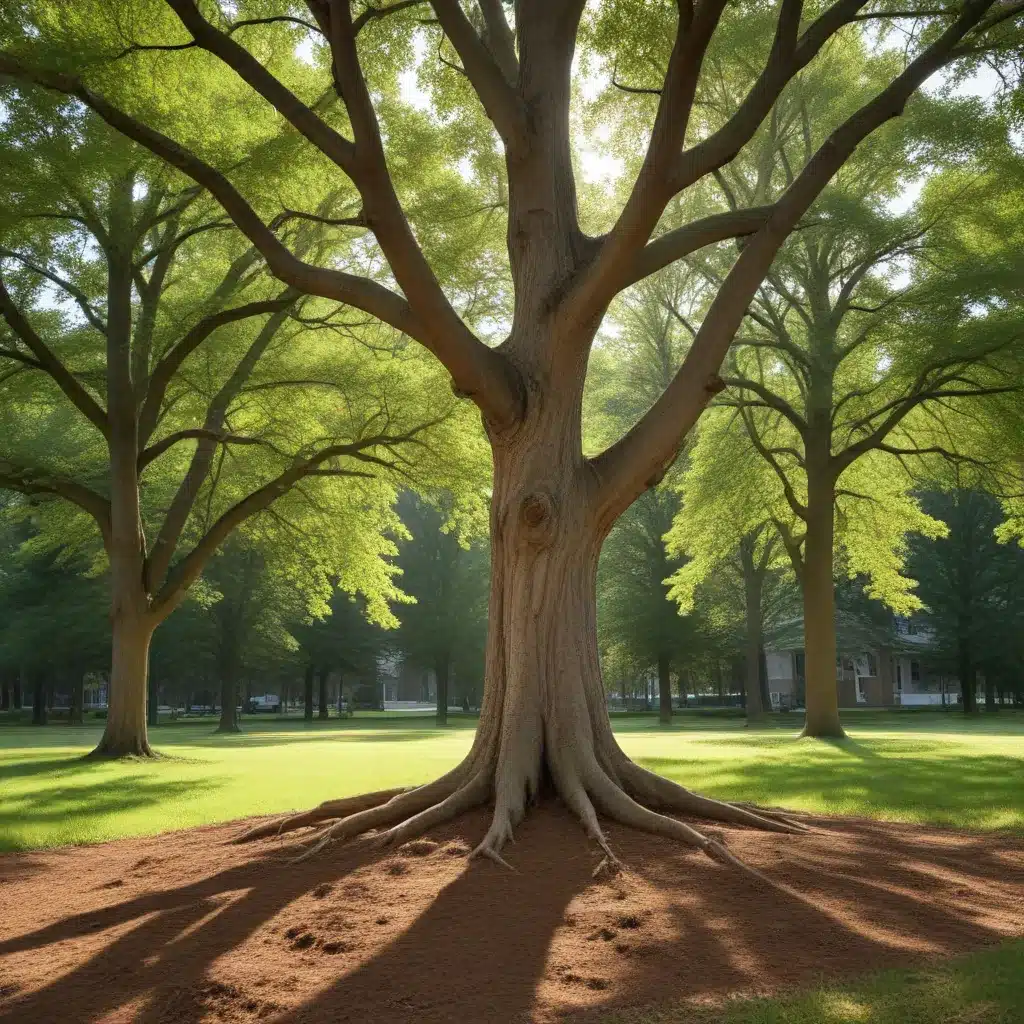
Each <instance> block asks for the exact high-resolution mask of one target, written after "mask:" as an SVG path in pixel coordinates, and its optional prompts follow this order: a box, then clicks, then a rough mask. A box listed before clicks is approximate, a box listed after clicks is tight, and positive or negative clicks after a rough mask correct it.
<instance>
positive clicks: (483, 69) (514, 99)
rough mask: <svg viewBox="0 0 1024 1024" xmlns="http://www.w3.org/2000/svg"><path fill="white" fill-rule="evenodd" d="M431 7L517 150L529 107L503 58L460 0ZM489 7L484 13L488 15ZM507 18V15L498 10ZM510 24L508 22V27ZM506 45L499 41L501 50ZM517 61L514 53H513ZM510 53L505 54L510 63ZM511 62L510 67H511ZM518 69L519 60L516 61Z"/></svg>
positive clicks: (484, 101) (503, 133)
mask: <svg viewBox="0 0 1024 1024" xmlns="http://www.w3.org/2000/svg"><path fill="white" fill-rule="evenodd" d="M431 6H432V7H433V8H434V13H435V14H436V15H437V20H438V21H439V22H440V23H441V28H442V29H444V34H445V35H446V36H447V37H448V39H449V41H450V42H451V44H452V46H454V47H455V52H456V53H457V54H458V55H459V57H460V58H461V60H462V67H463V70H464V71H465V73H466V76H467V77H468V78H469V80H470V82H471V83H472V85H473V89H474V90H475V91H476V94H477V96H479V97H480V102H481V103H482V104H483V107H484V110H485V111H486V113H487V116H488V117H489V118H490V119H491V121H492V122H493V123H494V127H495V128H496V129H497V130H498V134H499V135H501V137H502V139H503V141H504V142H505V147H506V149H508V150H509V151H518V150H520V149H521V148H522V146H523V145H524V144H525V142H526V135H527V128H526V110H525V108H524V107H523V103H522V100H521V99H520V97H519V95H518V93H517V92H516V91H515V89H514V88H513V87H512V85H511V84H510V79H509V78H508V77H507V76H506V74H505V73H504V71H503V70H502V65H501V63H500V61H501V59H502V58H500V57H499V56H498V55H497V54H492V52H491V51H490V50H488V48H487V46H486V45H485V44H484V41H483V40H482V39H481V38H480V37H479V36H478V35H477V32H476V29H475V28H473V25H472V23H471V22H470V20H469V18H467V17H466V15H465V13H464V12H463V10H462V6H461V5H460V4H459V2H458V0H432V2H431ZM486 13H487V12H486V10H485V11H484V14H485V16H486ZM498 15H499V17H500V18H501V19H502V21H504V17H505V16H504V15H503V14H501V12H500V11H499V12H498ZM507 28H508V25H507V23H506V29H507ZM503 46H505V44H504V43H503V42H501V41H499V44H498V47H499V51H500V50H501V48H502V47H503ZM511 56H512V60H513V61H515V53H514V52H513V53H512V55H511ZM507 57H508V54H507V53H506V54H505V58H504V59H505V60H506V62H507ZM511 66H512V65H511V63H509V67H508V69H509V70H511ZM516 69H517V72H518V62H517V61H516Z"/></svg>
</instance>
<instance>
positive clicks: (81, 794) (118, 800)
mask: <svg viewBox="0 0 1024 1024" xmlns="http://www.w3.org/2000/svg"><path fill="white" fill-rule="evenodd" d="M74 763H75V762H71V764H72V765H74ZM19 767H22V766H19ZM24 767H26V768H30V767H34V765H25V766H24ZM83 769H84V770H85V771H87V770H88V766H84V765H83ZM9 774H10V772H9V770H5V771H4V772H3V773H0V779H2V776H3V775H9ZM67 774H69V775H72V776H75V781H74V782H73V783H72V784H71V785H68V786H60V785H53V786H49V787H47V788H46V789H45V790H36V791H30V792H25V793H19V794H17V795H16V796H14V797H13V798H5V799H4V801H3V802H2V803H0V850H26V849H31V848H34V847H37V846H38V842H37V841H33V840H34V838H35V832H36V826H38V827H39V829H38V830H39V831H40V832H41V833H44V834H47V835H51V836H52V835H54V833H55V826H58V825H59V824H60V823H61V822H65V823H67V825H68V827H69V828H71V829H73V830H74V831H75V832H76V833H81V834H82V835H83V836H87V835H88V833H89V828H90V824H91V823H92V822H93V821H96V820H99V819H101V818H106V817H109V816H110V815H116V814H125V813H128V812H131V811H137V810H140V809H143V808H146V807H153V806H156V805H158V804H160V803H162V802H164V801H167V800H175V799H180V798H182V797H187V796H192V795H195V794H197V793H198V792H199V791H201V790H207V789H210V788H214V787H216V785H217V781H216V780H215V779H211V778H204V779H195V780H185V779H166V780H161V779H157V778H151V777H149V776H145V775H139V776H134V777H133V776H121V777H115V778H104V779H102V780H100V781H97V782H94V783H83V782H82V781H80V779H79V776H80V775H81V774H83V772H81V771H79V772H75V771H71V772H68V773H67ZM0 786H2V781H0Z"/></svg>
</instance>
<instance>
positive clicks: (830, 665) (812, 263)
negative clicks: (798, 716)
mask: <svg viewBox="0 0 1024 1024" xmlns="http://www.w3.org/2000/svg"><path fill="white" fill-rule="evenodd" d="M814 102H817V99H815V100H814ZM811 103H812V100H810V99H806V100H803V101H802V104H803V105H808V104H811ZM802 116H803V119H804V120H805V121H806V120H807V119H808V118H812V119H813V112H811V111H807V110H805V111H804V113H803V115H802ZM798 138H799V137H798ZM918 138H919V137H918V136H916V135H913V134H911V135H910V136H909V137H908V138H906V139H904V140H901V145H900V146H893V145H889V146H883V148H882V149H881V151H877V152H876V151H873V152H872V153H871V154H869V155H868V156H866V157H865V158H863V159H858V160H857V161H855V162H853V163H851V164H850V165H849V166H848V167H847V168H846V169H845V170H844V172H843V173H842V174H841V175H840V176H839V177H838V178H837V180H836V182H835V183H834V184H833V186H832V188H831V189H830V191H829V193H828V195H827V197H826V200H827V201H826V202H824V203H823V204H822V207H821V209H822V217H823V223H821V224H819V225H815V226H810V227H807V228H806V229H805V230H803V231H801V232H800V233H799V234H798V235H797V236H794V237H793V238H792V239H791V240H790V242H789V243H788V244H787V246H786V247H785V249H784V250H783V252H782V254H781V256H780V258H779V259H778V260H777V261H776V265H775V267H774V268H773V269H772V271H771V272H770V273H769V275H768V277H767V279H766V282H765V284H764V285H763V286H762V287H761V289H760V290H759V292H758V294H757V296H756V297H755V300H754V302H753V303H752V305H751V307H750V309H749V310H748V317H749V319H750V321H751V327H750V329H749V331H747V332H745V333H744V334H742V335H741V336H740V337H739V338H738V345H737V346H736V347H735V348H734V349H733V351H732V352H731V353H730V356H729V360H728V364H727V368H726V370H725V371H724V375H723V379H724V380H725V382H726V384H727V385H728V386H729V388H730V391H729V393H728V394H727V395H725V396H723V397H722V398H720V399H718V404H720V405H723V406H726V407H728V408H729V409H730V410H736V411H737V412H738V414H739V415H738V418H730V419H729V422H730V423H731V424H734V425H735V424H738V423H742V425H743V427H744V428H745V430H746V433H747V435H748V437H749V438H750V442H751V444H752V445H753V447H754V449H755V450H756V451H757V452H758V454H759V455H760V456H761V458H762V459H764V460H765V462H766V463H767V464H768V465H769V466H770V467H771V469H772V470H773V471H774V473H775V474H776V475H777V477H778V480H779V482H780V484H781V493H782V496H783V497H784V499H785V504H784V505H783V506H782V509H781V510H779V511H778V512H777V513H776V514H775V516H774V518H775V519H776V520H777V522H778V525H779V529H781V531H782V537H783V540H784V542H785V546H786V549H787V551H788V553H789V555H790V557H791V559H792V561H793V564H794V569H795V572H796V574H797V577H798V579H799V580H800V583H801V586H802V590H803V594H804V650H805V657H806V674H807V722H806V727H805V731H806V732H807V733H808V734H810V735H840V734H841V732H842V728H841V725H840V723H839V711H838V694H837V688H836V685H835V666H836V649H835V635H836V634H835V610H834V583H833V576H834V571H835V570H834V566H835V562H836V558H837V545H838V546H839V547H840V548H841V549H842V552H843V555H842V562H843V565H844V567H845V570H846V571H848V572H849V573H850V574H851V575H861V576H863V577H865V579H866V580H867V581H868V588H869V593H870V594H871V595H872V596H875V597H880V598H882V599H883V600H885V601H887V602H888V603H889V604H890V606H891V607H893V608H895V609H896V610H898V611H902V612H907V611H910V610H912V609H913V608H915V607H919V602H918V601H917V599H916V598H914V597H913V595H912V592H911V591H912V587H913V583H912V581H910V580H909V579H908V577H906V576H905V575H903V574H902V571H901V570H902V563H903V558H904V555H905V550H906V548H905V542H904V539H903V537H904V534H905V533H906V532H907V531H908V530H918V531H921V532H924V533H925V534H928V535H931V536H935V535H937V531H939V530H941V527H940V526H938V525H937V524H935V523H934V522H933V521H930V520H929V518H928V517H927V516H925V515H923V514H922V513H921V511H920V509H919V507H918V506H917V504H916V501H915V499H914V498H913V496H912V495H911V494H910V490H911V489H912V487H913V483H914V475H913V472H912V471H911V470H910V469H909V468H908V466H907V465H906V462H905V461H904V460H906V459H907V458H911V459H920V458H922V457H926V456H929V455H937V456H942V457H948V458H951V459H958V458H965V457H967V456H965V455H963V453H958V452H957V451H956V450H951V447H950V443H949V441H948V435H949V429H950V428H949V426H948V423H949V420H950V418H951V417H955V416H956V415H957V410H958V409H960V408H962V407H963V403H964V401H965V400H967V399H981V398H985V397H991V396H995V395H999V394H1002V393H1004V392H1006V391H1009V390H1013V389H1015V387H1016V385H1015V383H1014V373H1015V367H1016V366H1017V365H1018V364H1019V360H1020V345H1019V342H1018V341H1017V339H1018V337H1019V329H1018V328H1017V326H1016V324H1017V315H1018V314H1017V313H1016V311H1015V310H1014V309H1013V308H1006V306H1005V303H1004V298H1003V297H1005V296H1006V295H1007V294H1008V291H1007V286H1008V285H1009V291H1010V292H1012V291H1013V290H1014V289H1015V285H1012V284H1010V282H1009V280H1008V278H1007V277H1006V275H1005V270H1004V268H1003V267H998V266H993V267H989V268H988V273H987V274H982V273H979V268H978V266H977V264H973V265H966V264H964V263H963V262H958V261H950V260H948V259H947V260H946V261H944V262H943V261H940V259H939V258H938V257H939V252H940V251H943V250H945V251H944V252H943V254H944V255H946V256H947V257H948V255H949V253H948V246H944V245H943V243H942V241H941V240H938V241H937V242H936V243H935V244H934V245H933V244H931V241H930V227H931V223H930V222H931V221H934V220H936V219H938V218H939V217H940V216H942V215H943V214H945V215H951V214H952V212H953V210H952V209H951V207H952V206H953V204H954V203H956V202H960V201H962V200H963V198H964V196H963V193H962V192H957V191H955V190H954V191H953V192H952V194H951V193H950V191H949V188H948V183H946V184H947V189H946V191H945V193H944V195H943V199H942V201H936V200H934V199H933V201H932V203H931V204H930V207H931V209H930V210H927V209H926V210H923V211H922V212H921V213H920V214H915V213H911V214H908V215H906V216H903V217H896V216H893V215H891V214H889V213H887V211H886V210H885V208H884V202H885V197H886V195H887V194H888V192H889V191H890V190H891V189H892V188H893V181H898V180H899V179H898V178H895V179H894V178H893V174H894V170H893V169H894V167H898V166H899V160H898V157H899V155H900V153H901V152H906V151H907V150H908V149H909V147H910V146H911V145H912V144H913V143H915V142H916V141H917V140H918ZM798 144H799V145H807V144H808V143H807V142H806V141H805V140H801V141H800V142H799V143H798ZM779 147H780V148H779V153H780V156H779V160H778V163H779V166H780V171H779V173H780V174H783V175H786V174H788V173H789V172H788V170H787V168H788V166H789V162H788V158H786V157H785V152H786V148H787V147H786V144H785V142H784V141H782V142H781V143H779ZM723 180H724V175H723ZM768 180H770V175H769V176H768ZM734 184H735V183H734ZM727 185H728V183H727ZM728 187H730V190H732V185H728ZM737 191H738V189H737ZM976 198H980V197H977V196H976ZM943 205H945V206H946V209H945V210H943V209H942V208H941V207H942V206H943ZM936 250H938V251H936ZM925 260H927V264H926V265H927V267H928V270H924V269H921V270H919V271H918V273H917V274H916V275H915V276H913V277H911V279H910V280H909V282H908V283H907V284H906V285H904V286H902V287H901V286H900V285H899V283H898V282H896V281H895V280H894V279H893V268H894V266H898V265H901V264H903V265H905V264H906V263H907V262H908V261H909V262H910V265H911V266H918V265H924V261H925ZM709 272H710V271H709ZM983 280H984V281H985V284H984V285H983V284H982V281H983ZM951 324H952V325H955V329H953V330H951V329H950V325H951ZM954 402H955V403H959V404H958V405H956V406H954V405H951V403H954ZM936 435H938V437H937V436H936ZM709 454H710V453H709Z"/></svg>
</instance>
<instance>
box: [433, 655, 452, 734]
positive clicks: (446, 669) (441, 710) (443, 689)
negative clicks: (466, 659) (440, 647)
mask: <svg viewBox="0 0 1024 1024" xmlns="http://www.w3.org/2000/svg"><path fill="white" fill-rule="evenodd" d="M451 661H452V659H451V655H450V654H449V653H448V651H440V652H439V653H438V654H437V656H436V657H435V658H434V676H435V677H436V681H437V715H436V721H437V724H438V725H447V724H448V676H449V674H450V672H451Z"/></svg>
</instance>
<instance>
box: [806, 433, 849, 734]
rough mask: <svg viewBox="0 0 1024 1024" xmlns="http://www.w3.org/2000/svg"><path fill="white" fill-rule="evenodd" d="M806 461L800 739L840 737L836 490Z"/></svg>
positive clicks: (826, 475) (811, 455) (822, 472)
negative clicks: (803, 705) (834, 560)
mask: <svg viewBox="0 0 1024 1024" xmlns="http://www.w3.org/2000/svg"><path fill="white" fill-rule="evenodd" d="M813 461H814V453H813V452H811V451H808V457H807V489H808V490H807V532H806V535H805V539H804V563H803V579H802V584H803V611H804V673H805V679H806V682H805V701H806V707H807V718H806V721H805V724H804V731H803V735H804V736H843V735H845V733H844V732H843V727H842V725H841V724H840V722H839V689H838V686H837V685H836V616H835V584H834V581H833V577H832V558H833V543H834V532H833V531H834V503H835V495H834V484H833V481H832V478H831V476H830V475H829V473H828V472H827V471H825V470H822V469H815V467H814V466H813Z"/></svg>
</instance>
